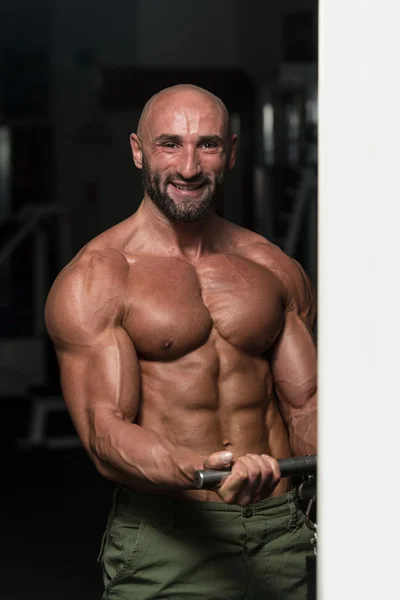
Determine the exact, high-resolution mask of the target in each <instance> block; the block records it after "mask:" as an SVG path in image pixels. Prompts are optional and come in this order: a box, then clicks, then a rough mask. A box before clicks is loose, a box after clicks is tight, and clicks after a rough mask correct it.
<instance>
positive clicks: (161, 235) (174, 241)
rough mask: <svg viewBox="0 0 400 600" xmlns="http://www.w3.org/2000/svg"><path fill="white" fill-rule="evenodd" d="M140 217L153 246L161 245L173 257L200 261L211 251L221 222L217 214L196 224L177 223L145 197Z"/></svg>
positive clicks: (140, 209)
mask: <svg viewBox="0 0 400 600" xmlns="http://www.w3.org/2000/svg"><path fill="white" fill-rule="evenodd" d="M137 215H138V217H139V219H140V221H141V223H142V225H143V227H144V230H145V231H146V235H147V236H149V240H151V242H152V245H153V244H154V242H155V241H157V242H158V243H159V242H161V243H162V245H163V246H164V247H165V248H166V249H167V250H168V252H169V253H170V254H174V255H181V256H185V257H186V258H191V259H198V258H201V256H203V255H204V254H206V253H207V252H210V251H211V233H212V231H213V230H214V227H215V224H216V222H217V220H218V217H217V216H216V215H215V213H214V212H211V213H210V214H209V215H208V216H207V217H205V218H204V219H201V220H199V221H194V222H192V223H184V222H182V221H173V220H171V219H169V218H168V217H167V216H166V215H165V214H164V213H163V212H162V211H161V210H160V209H159V208H158V207H157V206H156V205H155V204H154V202H153V201H152V200H151V199H150V198H149V197H148V196H147V194H145V197H144V199H143V202H142V204H141V205H140V207H139V210H138V211H137Z"/></svg>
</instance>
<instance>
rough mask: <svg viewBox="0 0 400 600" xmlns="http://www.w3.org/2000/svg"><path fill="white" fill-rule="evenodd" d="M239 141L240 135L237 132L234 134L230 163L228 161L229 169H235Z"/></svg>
mask: <svg viewBox="0 0 400 600" xmlns="http://www.w3.org/2000/svg"><path fill="white" fill-rule="evenodd" d="M237 141H238V136H237V135H236V134H235V135H233V136H232V141H231V148H230V152H229V163H228V168H229V170H231V169H233V167H234V166H235V162H236V147H237Z"/></svg>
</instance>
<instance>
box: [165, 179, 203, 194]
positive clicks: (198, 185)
mask: <svg viewBox="0 0 400 600" xmlns="http://www.w3.org/2000/svg"><path fill="white" fill-rule="evenodd" d="M170 183H171V185H173V186H174V187H175V188H176V189H177V190H183V191H185V192H186V191H188V192H190V191H193V190H198V189H199V188H201V187H203V186H204V184H205V182H204V181H203V182H202V183H196V184H193V185H179V184H178V183H173V182H172V181H171V182H170Z"/></svg>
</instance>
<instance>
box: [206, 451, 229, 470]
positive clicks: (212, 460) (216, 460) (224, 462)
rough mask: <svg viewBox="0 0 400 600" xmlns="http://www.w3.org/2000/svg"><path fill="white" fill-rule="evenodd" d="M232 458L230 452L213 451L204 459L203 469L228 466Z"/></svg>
mask: <svg viewBox="0 0 400 600" xmlns="http://www.w3.org/2000/svg"><path fill="white" fill-rule="evenodd" d="M232 460H233V454H232V452H227V451H223V452H214V453H213V454H210V456H208V457H207V458H205V459H204V468H205V469H223V468H224V467H229V465H230V464H231V462H232Z"/></svg>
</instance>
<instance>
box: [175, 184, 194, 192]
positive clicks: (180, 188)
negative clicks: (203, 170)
mask: <svg viewBox="0 0 400 600" xmlns="http://www.w3.org/2000/svg"><path fill="white" fill-rule="evenodd" d="M174 185H175V187H176V188H178V190H189V191H190V190H197V188H199V187H200V186H199V185H195V186H190V187H188V186H187V187H182V186H181V185H176V184H174Z"/></svg>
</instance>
